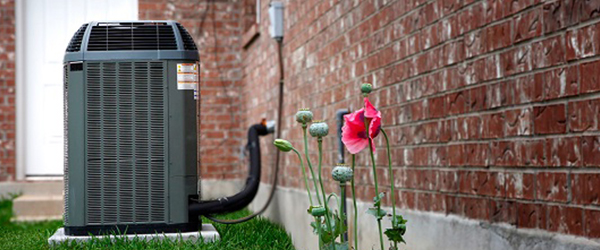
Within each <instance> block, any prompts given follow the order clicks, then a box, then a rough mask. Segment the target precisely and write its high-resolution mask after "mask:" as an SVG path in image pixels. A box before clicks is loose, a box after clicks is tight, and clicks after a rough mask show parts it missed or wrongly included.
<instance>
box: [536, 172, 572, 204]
mask: <svg viewBox="0 0 600 250" xmlns="http://www.w3.org/2000/svg"><path fill="white" fill-rule="evenodd" d="M567 192H568V190H567V174H566V173H558V172H540V173H538V174H537V176H536V195H537V199H540V200H547V201H556V202H566V201H567V198H568V197H567V196H568V194H567Z"/></svg>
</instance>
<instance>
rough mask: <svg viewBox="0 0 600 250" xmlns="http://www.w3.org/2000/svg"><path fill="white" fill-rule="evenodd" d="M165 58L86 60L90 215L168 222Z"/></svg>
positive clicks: (93, 219)
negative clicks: (93, 61) (137, 60)
mask: <svg viewBox="0 0 600 250" xmlns="http://www.w3.org/2000/svg"><path fill="white" fill-rule="evenodd" d="M165 67H166V66H165V63H163V62H102V63H88V64H87V66H86V77H87V89H86V92H87V99H86V103H87V105H86V111H87V121H86V133H87V141H86V162H87V176H86V183H87V185H88V186H87V194H86V202H87V204H86V205H87V210H86V213H87V221H88V223H89V224H91V225H94V224H96V225H98V224H107V223H108V224H115V223H116V224H127V223H144V222H152V223H157V222H166V216H165V211H166V209H165V204H166V202H167V201H166V195H165V192H166V183H167V182H166V179H165V178H166V164H167V163H166V156H165V150H166V148H165V147H166V142H165V141H166V138H165V130H166V122H165V119H164V118H165V111H164V110H165V92H164V91H165V89H164V84H165V83H164V82H165V80H166V79H165V77H164V76H165V75H166V72H165Z"/></svg>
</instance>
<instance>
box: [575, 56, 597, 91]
mask: <svg viewBox="0 0 600 250" xmlns="http://www.w3.org/2000/svg"><path fill="white" fill-rule="evenodd" d="M599 68H600V61H594V62H589V63H583V64H580V65H579V72H580V75H581V82H580V84H581V93H591V92H597V91H599V90H600V70H598V69H599Z"/></svg>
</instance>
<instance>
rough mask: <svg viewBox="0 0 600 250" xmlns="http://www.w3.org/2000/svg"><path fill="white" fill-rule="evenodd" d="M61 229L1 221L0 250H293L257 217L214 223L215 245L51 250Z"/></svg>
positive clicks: (124, 244)
mask: <svg viewBox="0 0 600 250" xmlns="http://www.w3.org/2000/svg"><path fill="white" fill-rule="evenodd" d="M0 210H2V209H0ZM0 212H1V211H0ZM0 214H1V213H0ZM248 214H249V211H248V210H244V211H240V212H236V213H232V214H227V215H222V216H219V218H222V219H223V218H224V219H232V218H239V217H241V216H245V215H248ZM0 219H1V218H0ZM61 226H62V221H48V222H39V223H4V224H2V222H1V220H0V249H10V250H17V249H23V250H30V249H203V250H204V249H257V250H258V249H294V246H293V244H292V240H291V238H290V236H289V235H288V234H287V233H286V232H285V230H284V229H283V228H282V227H280V226H279V225H276V224H274V223H272V222H270V221H268V220H266V219H264V218H258V219H256V218H255V219H253V220H250V221H248V222H245V223H242V224H237V225H222V224H217V223H215V227H216V228H217V230H218V231H219V233H220V234H221V240H220V241H218V242H216V243H202V242H198V243H191V242H181V241H170V240H163V241H159V240H153V241H150V242H145V241H142V240H117V241H115V242H111V241H110V240H109V239H103V240H99V239H95V240H93V241H91V242H87V243H85V244H77V245H71V246H68V245H66V244H63V245H60V246H58V247H55V248H50V247H49V246H48V243H47V242H48V238H49V237H50V236H51V235H52V234H54V232H55V231H56V229H57V228H59V227H61Z"/></svg>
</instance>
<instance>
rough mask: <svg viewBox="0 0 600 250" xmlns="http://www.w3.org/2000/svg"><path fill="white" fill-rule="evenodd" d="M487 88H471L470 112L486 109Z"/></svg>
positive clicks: (484, 86)
mask: <svg viewBox="0 0 600 250" xmlns="http://www.w3.org/2000/svg"><path fill="white" fill-rule="evenodd" d="M487 98H488V95H487V86H486V85H483V86H480V87H476V88H472V89H470V90H469V107H470V111H480V110H484V109H486V108H487V107H488V106H489V104H488V102H489V100H488V99H487Z"/></svg>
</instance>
